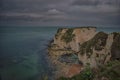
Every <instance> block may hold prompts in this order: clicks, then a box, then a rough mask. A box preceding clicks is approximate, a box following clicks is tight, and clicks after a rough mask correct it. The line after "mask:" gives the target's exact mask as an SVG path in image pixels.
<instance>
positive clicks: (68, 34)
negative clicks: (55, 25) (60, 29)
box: [61, 28, 75, 43]
mask: <svg viewBox="0 0 120 80" xmlns="http://www.w3.org/2000/svg"><path fill="white" fill-rule="evenodd" d="M73 30H74V29H72V28H70V29H68V30H67V31H66V32H65V34H64V35H63V36H62V37H61V40H64V41H65V42H66V43H69V42H70V41H72V39H73V37H74V36H75V35H74V34H73Z"/></svg>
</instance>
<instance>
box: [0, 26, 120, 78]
mask: <svg viewBox="0 0 120 80" xmlns="http://www.w3.org/2000/svg"><path fill="white" fill-rule="evenodd" d="M57 29H58V28H57V27H15V26H8V27H5V26H4V27H3V26H1V27H0V78H1V79H2V80H41V77H43V76H46V75H47V76H48V77H51V76H52V69H51V67H50V66H49V61H48V60H47V51H46V48H47V44H48V42H49V41H50V40H51V39H52V38H53V36H54V34H55V33H56V31H57ZM98 31H106V32H108V33H110V32H114V31H117V32H120V29H119V28H98Z"/></svg>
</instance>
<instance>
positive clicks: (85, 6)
mask: <svg viewBox="0 0 120 80" xmlns="http://www.w3.org/2000/svg"><path fill="white" fill-rule="evenodd" d="M119 21H120V0H0V23H1V24H2V23H8V22H9V23H12V24H18V23H21V24H28V23H31V24H32V23H33V25H34V24H39V25H58V24H59V25H60V24H61V25H96V24H99V25H120V23H119Z"/></svg>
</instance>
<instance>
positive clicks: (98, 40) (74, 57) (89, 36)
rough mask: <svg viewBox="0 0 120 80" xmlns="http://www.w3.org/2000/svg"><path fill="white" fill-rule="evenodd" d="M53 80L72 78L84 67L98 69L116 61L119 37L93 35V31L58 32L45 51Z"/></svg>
mask: <svg viewBox="0 0 120 80" xmlns="http://www.w3.org/2000/svg"><path fill="white" fill-rule="evenodd" d="M48 53H49V55H50V59H51V61H52V62H53V64H54V65H55V66H56V69H57V70H56V72H55V74H56V76H57V77H60V76H65V77H72V76H74V75H76V74H78V73H80V72H81V71H82V70H84V68H85V66H86V65H88V64H89V65H90V67H91V68H98V67H99V66H100V65H103V64H107V63H108V62H109V61H111V60H120V33H117V32H113V33H110V34H107V33H105V32H97V31H96V27H78V28H60V29H58V31H57V33H56V34H55V37H54V39H53V41H52V42H51V43H50V45H49V47H48Z"/></svg>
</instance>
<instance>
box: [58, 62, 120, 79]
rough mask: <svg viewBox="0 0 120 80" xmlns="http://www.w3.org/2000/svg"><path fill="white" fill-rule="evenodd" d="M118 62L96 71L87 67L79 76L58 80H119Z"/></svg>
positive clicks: (103, 66)
mask: <svg viewBox="0 0 120 80" xmlns="http://www.w3.org/2000/svg"><path fill="white" fill-rule="evenodd" d="M119 70H120V61H111V62H109V63H107V64H106V65H101V66H99V68H98V69H91V68H90V67H89V66H87V67H86V68H85V69H84V70H83V71H82V72H81V73H80V74H78V75H75V76H73V77H72V78H65V77H60V78H59V79H58V80H120V71H119Z"/></svg>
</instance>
